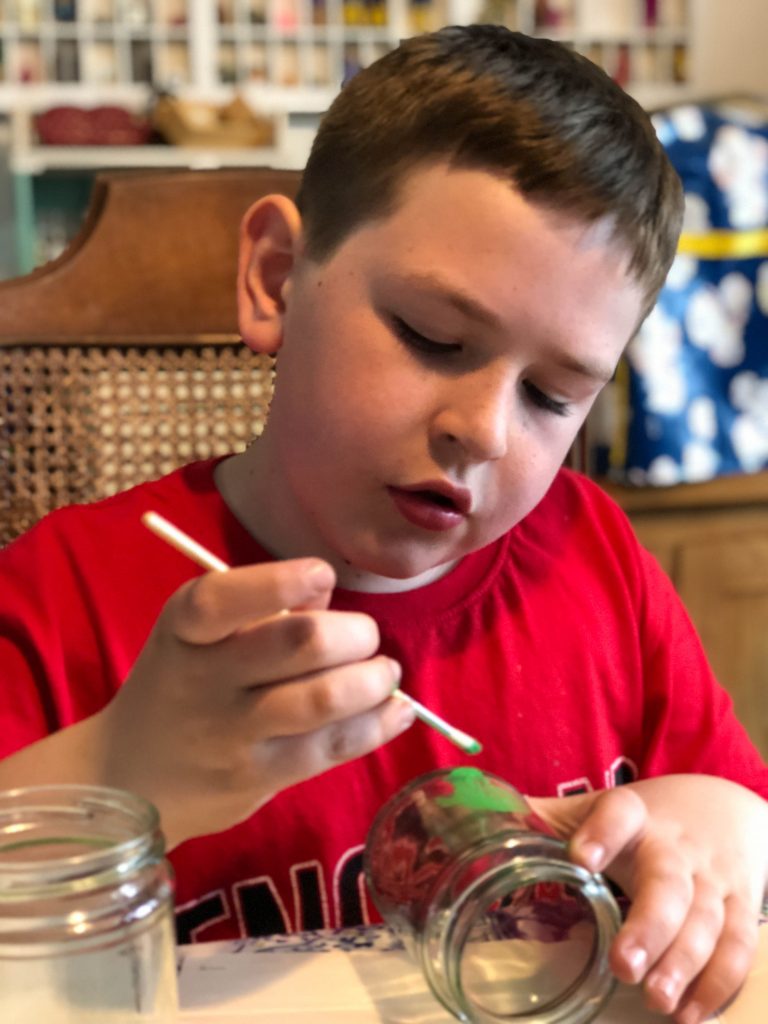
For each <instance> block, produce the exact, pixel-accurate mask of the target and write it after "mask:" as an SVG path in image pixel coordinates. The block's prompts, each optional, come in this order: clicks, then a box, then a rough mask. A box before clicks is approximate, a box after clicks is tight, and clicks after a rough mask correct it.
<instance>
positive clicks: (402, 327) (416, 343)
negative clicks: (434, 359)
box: [392, 316, 462, 356]
mask: <svg viewBox="0 0 768 1024" xmlns="http://www.w3.org/2000/svg"><path fill="white" fill-rule="evenodd" d="M392 326H393V327H394V329H395V334H397V336H398V337H399V338H400V340H401V341H404V342H405V344H406V345H408V346H409V347H410V348H413V349H416V351H417V352H420V353H421V354H422V355H427V356H445V355H451V354H453V353H455V352H461V348H462V346H461V345H460V344H459V343H458V342H442V341H432V340H431V339H430V338H425V337H424V335H423V334H419V332H418V331H415V330H414V329H413V327H411V325H410V324H407V323H406V322H405V320H401V319H400V317H399V316H393V317H392Z"/></svg>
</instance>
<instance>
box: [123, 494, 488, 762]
mask: <svg viewBox="0 0 768 1024" xmlns="http://www.w3.org/2000/svg"><path fill="white" fill-rule="evenodd" d="M141 521H142V523H143V524H144V525H145V526H146V527H147V528H148V529H150V530H151V531H152V533H154V534H156V535H157V536H158V537H160V538H162V540H164V541H166V542H167V543H168V544H170V545H171V547H173V548H176V550H177V551H180V552H181V553H182V554H183V555H186V556H187V557H188V558H191V559H192V561H193V562H195V563H196V564H197V565H199V566H200V567H201V568H203V569H208V570H209V571H211V572H226V571H227V570H228V569H229V568H230V567H229V566H228V565H227V563H226V562H224V561H222V560H221V559H220V558H217V556H216V555H214V554H212V553H211V552H210V551H208V549H207V548H204V547H203V546H202V544H198V542H197V541H196V540H192V538H191V537H190V536H189V535H188V534H186V533H184V531H183V530H180V529H179V528H178V526H174V525H173V523H170V522H168V520H167V519H166V518H165V517H164V516H161V515H160V514H159V513H157V512H145V513H144V515H143V516H142V517H141ZM392 696H393V697H394V698H395V699H396V700H399V701H402V702H403V703H404V704H409V705H410V706H411V707H412V708H413V712H414V714H415V715H416V717H417V718H419V719H420V720H421V721H422V722H424V723H425V724H426V725H429V726H431V727H432V728H433V729H434V730H435V731H436V732H439V733H440V735H441V736H444V737H445V738H446V739H447V740H450V742H451V743H453V744H454V745H455V746H457V747H458V748H459V749H460V750H463V751H464V753H465V754H479V753H480V751H481V750H482V749H483V748H482V744H481V743H479V742H478V741H477V740H476V739H474V737H472V736H470V735H469V734H468V733H466V732H463V731H462V730H461V729H457V728H456V727H455V726H453V725H449V724H448V722H446V721H445V719H443V718H440V716H439V715H436V714H435V713H434V711H430V710H429V708H426V707H424V705H423V704H420V703H419V701H417V700H415V699H414V698H413V697H411V696H410V694H408V693H404V692H403V691H402V690H395V692H394V693H393V694H392Z"/></svg>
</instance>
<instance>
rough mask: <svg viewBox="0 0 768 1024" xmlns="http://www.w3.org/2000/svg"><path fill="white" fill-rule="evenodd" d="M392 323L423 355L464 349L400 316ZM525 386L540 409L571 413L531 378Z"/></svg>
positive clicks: (563, 414)
mask: <svg viewBox="0 0 768 1024" xmlns="http://www.w3.org/2000/svg"><path fill="white" fill-rule="evenodd" d="M392 325H393V327H394V330H395V333H396V334H397V336H398V337H399V338H400V340H401V341H403V342H405V344H406V345H408V346H409V347H410V348H412V349H415V350H416V351H417V352H419V353H420V354H421V355H425V356H449V355H453V354H455V353H457V352H461V350H462V346H461V344H459V343H458V342H453V343H452V342H441V341H432V340H431V339H430V338H426V337H424V335H423V334H420V333H419V332H418V331H416V330H414V329H413V327H411V326H410V324H408V323H406V322H405V320H402V319H401V318H400V317H399V316H393V317H392ZM523 387H524V388H525V392H526V395H527V396H528V399H529V401H531V402H533V404H534V405H535V406H537V407H538V408H539V409H543V410H544V412H548V413H552V414H553V415H554V416H567V415H568V414H569V412H570V407H569V405H568V403H567V402H558V401H557V399H555V398H550V396H549V395H547V394H545V393H544V392H543V391H542V390H541V389H540V388H537V387H536V385H535V384H532V383H531V381H529V380H526V381H523Z"/></svg>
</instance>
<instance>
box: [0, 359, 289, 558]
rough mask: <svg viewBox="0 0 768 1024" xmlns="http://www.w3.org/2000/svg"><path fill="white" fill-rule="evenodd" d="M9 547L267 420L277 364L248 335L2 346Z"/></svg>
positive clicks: (2, 463)
mask: <svg viewBox="0 0 768 1024" xmlns="http://www.w3.org/2000/svg"><path fill="white" fill-rule="evenodd" d="M0 380H2V382H3V388H2V401H1V402H0V495H1V496H2V499H1V500H0V544H2V543H7V542H8V541H9V540H11V539H12V538H13V537H14V536H16V535H17V534H19V533H21V532H23V531H24V530H26V529H28V528H29V527H30V526H31V525H32V524H33V523H35V522H36V521H37V520H38V519H39V518H40V517H41V516H43V515H45V513H46V512H48V511H50V510H51V509H54V508H58V507H59V506H61V505H69V504H72V503H75V502H84V501H93V500H95V499H97V498H101V497H105V496H106V495H109V494H114V493H115V492H116V491H120V490H124V489H125V488H126V487H131V486H132V485H134V484H136V483H139V482H140V481H143V480H148V479H152V478H153V477H155V476H160V475H161V474H163V473H168V472H170V471H171V470H172V469H174V468H176V467H177V466H179V465H181V464H183V463H185V462H189V461H191V460H193V459H196V458H207V457H208V456H211V455H221V454H225V453H227V452H230V451H237V450H242V449H243V448H244V447H245V445H246V444H247V443H248V441H249V440H250V439H251V438H252V437H254V436H255V435H257V434H258V433H259V432H260V431H261V429H262V428H263V426H264V422H265V419H266V413H267V407H268V404H269V397H270V393H271V387H272V364H271V361H270V360H269V359H267V358H266V357H263V356H256V355H254V354H253V353H251V352H250V350H249V349H247V348H246V347H245V346H244V345H242V344H241V343H232V344H220V345H206V346H204V347H198V346H181V345H176V346H160V347H156V348H155V347H153V348H148V347H142V348H139V347H136V346H114V345H111V346H110V347H108V348H104V347H101V346H96V345H93V346H87V345H58V346H56V347H55V348H49V347H47V346H41V345H29V346H23V345H13V346H7V347H2V346H0Z"/></svg>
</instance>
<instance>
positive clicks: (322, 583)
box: [304, 561, 336, 593]
mask: <svg viewBox="0 0 768 1024" xmlns="http://www.w3.org/2000/svg"><path fill="white" fill-rule="evenodd" d="M304 578H305V580H306V581H307V583H308V584H309V585H310V586H311V587H312V588H313V589H314V590H316V591H317V593H321V592H322V591H324V590H331V589H332V587H333V586H334V584H335V583H336V576H335V574H334V571H333V569H332V568H331V567H330V565H328V563H327V562H319V561H318V562H313V563H312V564H311V565H310V567H309V568H308V569H307V572H306V576H305V577H304Z"/></svg>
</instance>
